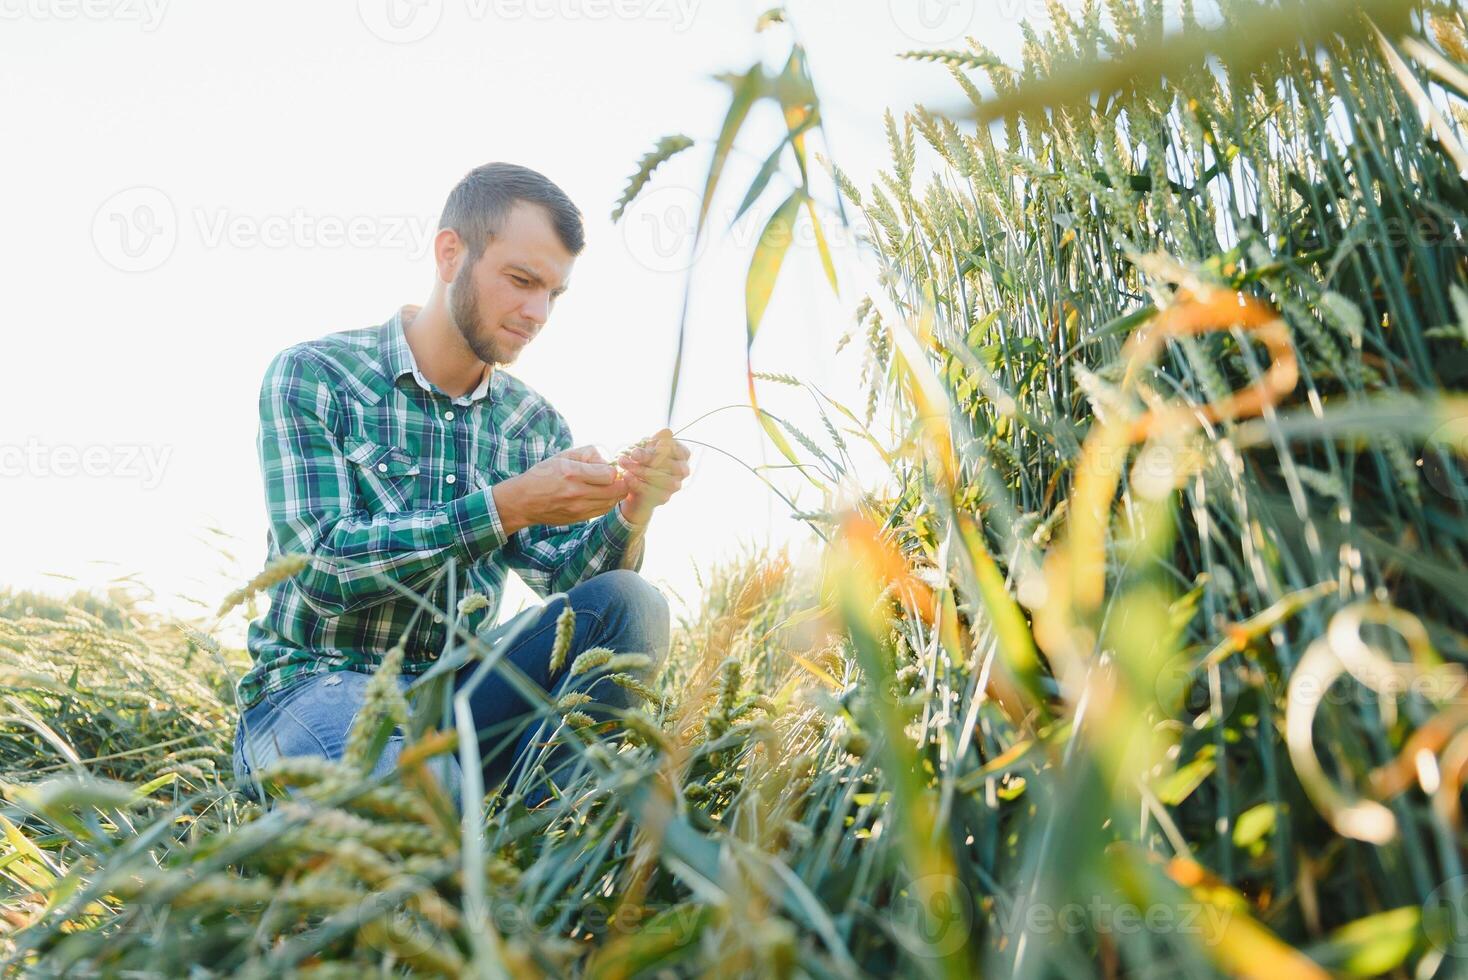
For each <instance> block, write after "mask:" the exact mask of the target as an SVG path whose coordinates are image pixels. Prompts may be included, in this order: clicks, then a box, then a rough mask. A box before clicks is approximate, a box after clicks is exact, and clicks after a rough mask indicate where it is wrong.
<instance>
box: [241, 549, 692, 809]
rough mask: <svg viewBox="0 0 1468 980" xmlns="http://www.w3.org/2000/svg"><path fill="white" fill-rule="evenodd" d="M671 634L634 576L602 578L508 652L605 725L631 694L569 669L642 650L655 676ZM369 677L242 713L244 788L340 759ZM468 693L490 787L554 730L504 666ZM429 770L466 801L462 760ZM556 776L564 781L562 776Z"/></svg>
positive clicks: (394, 745)
mask: <svg viewBox="0 0 1468 980" xmlns="http://www.w3.org/2000/svg"><path fill="white" fill-rule="evenodd" d="M568 602H569V603H570V605H571V608H572V609H573V610H575V612H576V629H575V632H574V633H573V634H572V638H571V647H570V651H569V653H568V654H567V656H566V662H565V664H564V665H563V666H562V667H561V668H560V670H559V671H557V673H556V677H555V678H554V679H552V677H551V671H550V657H551V651H552V649H553V648H554V646H555V636H556V620H557V619H558V618H559V617H560V615H561V612H562V610H564V609H565V606H566V603H568ZM668 628H669V623H668V603H667V600H666V599H664V598H663V595H662V593H661V592H659V591H658V590H657V589H656V588H654V587H653V586H651V585H649V584H648V583H647V581H646V580H645V579H643V578H642V577H641V576H640V575H638V574H637V573H636V572H630V571H612V572H603V573H602V574H600V575H597V576H595V577H593V578H589V579H587V580H586V581H584V582H582V583H581V584H580V585H577V586H575V587H574V588H572V589H571V590H570V591H569V592H567V593H566V594H565V596H563V597H562V596H558V597H556V598H555V599H553V600H551V601H550V602H548V603H546V604H545V605H544V606H543V607H541V610H540V612H539V614H538V615H537V616H536V618H535V620H534V621H533V622H532V623H531V624H530V625H529V626H528V627H527V628H526V629H525V631H524V632H523V633H522V634H521V635H520V636H519V637H518V638H517V639H516V640H515V641H514V645H513V646H512V647H510V649H509V650H508V651H506V653H505V654H504V656H505V659H507V660H509V661H511V662H512V663H514V665H515V666H516V667H518V668H519V669H520V670H521V671H523V672H524V673H525V674H526V675H527V676H528V677H529V678H530V680H531V681H533V682H534V683H535V684H537V685H539V687H540V689H541V690H543V691H545V692H547V693H548V694H549V696H550V697H551V699H552V700H554V699H557V698H559V697H560V696H561V695H562V694H565V693H568V692H569V691H571V690H573V689H574V690H582V691H584V692H585V693H586V694H588V695H590V696H591V698H592V699H593V700H592V702H589V703H587V704H585V705H582V706H581V707H580V708H579V709H578V710H580V711H583V712H585V713H586V714H588V715H590V716H592V717H593V718H597V719H601V718H605V717H609V716H610V715H611V714H612V712H610V711H608V710H607V709H609V708H613V709H625V708H630V707H632V706H633V705H634V704H635V695H632V694H630V693H629V692H628V691H626V690H625V689H624V688H622V687H620V686H619V685H617V684H614V683H612V682H611V680H610V679H609V678H608V677H607V676H606V675H605V674H583V675H582V676H580V677H575V678H573V677H571V676H570V667H571V663H572V662H573V661H574V660H575V659H576V656H577V654H579V653H582V652H584V651H586V650H589V649H591V648H592V647H606V648H608V649H610V650H613V651H616V652H617V653H646V654H648V655H649V656H650V657H651V658H652V660H653V667H652V668H650V669H649V670H647V671H646V672H640V673H644V676H645V678H646V679H651V677H652V676H653V675H654V673H655V671H656V670H657V668H658V666H659V665H660V664H661V663H662V661H663V659H664V658H665V657H666V656H667V651H668ZM479 664H480V661H479V660H477V659H475V660H470V661H469V662H468V663H466V664H465V665H464V666H463V667H460V668H459V669H458V672H457V673H456V675H455V678H454V687H455V690H456V691H462V690H465V689H466V687H467V682H468V681H469V679H470V676H471V675H472V674H473V673H474V671H475V668H477V667H478V666H479ZM370 680H371V675H369V674H364V673H360V672H358V671H351V670H337V671H331V672H330V673H325V674H315V675H313V676H311V677H308V678H306V679H305V680H303V681H301V682H300V683H298V684H294V685H292V686H291V687H289V688H286V689H285V690H283V691H275V692H272V693H269V694H266V695H265V696H264V698H263V699H262V700H260V701H258V702H256V703H255V704H254V705H252V706H250V707H249V708H246V709H245V711H244V713H243V714H242V715H241V717H240V721H239V723H238V724H237V725H236V726H235V741H234V770H235V775H236V777H237V778H238V779H239V780H240V782H241V784H242V785H248V784H249V783H250V782H251V773H252V772H258V771H259V770H260V769H262V768H263V767H265V766H268V765H270V763H271V762H273V761H274V760H276V759H277V758H281V757H289V756H302V755H306V756H311V755H314V756H322V757H325V758H327V759H332V760H336V759H340V758H341V756H342V753H343V751H344V750H345V749H346V742H347V733H348V732H349V731H350V730H351V727H352V722H353V721H354V720H355V719H356V717H357V713H358V711H359V710H361V707H362V699H363V694H364V693H365V691H366V689H367V684H368V682H369V681H370ZM411 680H412V678H410V677H406V676H400V677H399V678H398V683H399V684H401V685H402V687H403V688H404V689H405V690H406V689H407V687H408V685H409V684H410V683H411ZM468 689H469V691H470V693H469V697H468V700H469V707H470V710H471V713H472V715H473V717H474V727H475V729H476V730H477V731H478V733H479V757H480V760H481V763H482V766H483V776H484V788H485V790H486V791H491V790H493V789H494V787H496V786H497V785H498V784H499V783H500V781H501V780H504V779H506V778H508V777H510V776H511V774H512V771H513V769H514V767H515V765H516V763H517V762H522V761H523V760H526V759H528V758H529V757H530V755H531V753H530V752H529V750H530V749H531V748H533V747H534V742H533V740H534V738H535V736H536V733H537V731H539V732H541V737H542V738H544V737H545V736H546V735H548V734H549V733H550V726H546V727H542V726H541V725H540V723H539V721H540V719H538V718H537V717H536V714H535V708H534V705H532V704H531V703H530V702H529V701H527V700H526V699H525V698H524V697H523V696H522V695H521V694H520V692H519V691H518V690H517V689H516V688H515V686H514V685H513V684H512V683H511V682H510V680H509V679H508V678H507V677H505V676H504V674H503V673H501V672H500V671H498V670H490V671H488V672H487V673H486V674H485V675H484V676H483V677H481V678H480V680H479V682H478V683H477V684H476V685H474V686H473V687H472V688H468ZM551 724H552V725H553V724H554V720H553V721H552V722H551ZM403 741H404V736H403V733H402V732H401V731H395V732H394V733H393V735H392V736H391V737H390V738H389V739H388V741H387V745H386V747H385V748H384V749H383V752H382V755H381V756H380V757H379V758H378V759H377V762H376V765H375V766H374V768H373V769H372V772H371V775H373V776H378V775H382V774H385V773H388V772H391V771H392V770H393V769H394V768H396V766H397V760H398V755H399V753H400V752H401V751H402V748H403ZM564 748H565V747H564V746H558V747H557V748H556V749H555V750H553V751H552V752H551V753H550V754H549V755H548V757H547V759H545V760H542V761H543V764H544V765H545V767H546V769H547V771H548V772H550V773H551V775H552V777H553V778H555V777H556V776H557V775H558V774H557V773H556V772H554V770H555V769H556V768H557V767H560V768H561V769H564V768H565V766H564V765H563V764H564V763H567V762H569V761H574V757H571V756H568V755H567V753H566V752H565V751H564ZM430 766H431V767H432V768H433V770H434V772H435V774H436V775H437V776H438V778H439V780H440V782H441V783H442V784H443V785H444V788H445V789H446V790H447V791H448V792H449V794H450V795H451V796H452V797H453V799H454V802H455V804H456V805H460V790H459V785H460V769H459V762H458V759H457V758H456V757H455V756H454V755H452V754H445V755H439V756H437V757H435V758H434V759H432V760H431V761H430ZM559 776H560V779H558V780H557V783H558V785H559V784H560V782H561V780H563V779H564V778H565V773H564V772H561V773H559ZM546 795H547V790H546V788H545V787H544V785H543V784H537V786H536V787H535V789H533V790H532V791H531V792H530V793H529V794H527V796H526V803H527V805H531V806H533V805H535V804H536V803H538V802H539V801H540V800H542V799H544V798H545V797H546Z"/></svg>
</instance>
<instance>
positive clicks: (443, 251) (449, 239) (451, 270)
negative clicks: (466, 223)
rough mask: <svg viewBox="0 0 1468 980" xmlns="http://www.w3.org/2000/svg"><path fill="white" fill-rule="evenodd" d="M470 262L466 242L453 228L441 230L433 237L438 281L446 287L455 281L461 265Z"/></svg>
mask: <svg viewBox="0 0 1468 980" xmlns="http://www.w3.org/2000/svg"><path fill="white" fill-rule="evenodd" d="M468 260H469V251H468V249H466V248H464V240H463V239H462V238H460V237H459V233H458V232H456V231H454V229H452V228H440V229H439V230H438V234H436V235H434V236H433V263H434V265H435V266H436V267H437V269H438V280H439V282H441V283H443V284H444V285H448V284H449V283H451V282H453V281H454V277H456V276H457V275H458V274H459V264H460V263H461V262H467V261H468Z"/></svg>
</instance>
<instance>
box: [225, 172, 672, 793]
mask: <svg viewBox="0 0 1468 980" xmlns="http://www.w3.org/2000/svg"><path fill="white" fill-rule="evenodd" d="M584 241H585V239H584V232H583V228H582V222H581V213H580V211H579V210H578V209H577V208H576V207H575V205H574V204H572V203H571V201H570V199H569V198H567V196H566V195H565V194H564V193H563V192H562V191H561V189H560V188H558V187H557V186H556V185H555V184H553V183H551V182H550V181H549V180H547V179H546V178H545V177H543V176H541V175H540V174H538V173H536V172H535V171H533V170H528V169H526V168H524V167H519V166H514V165H511V164H506V163H491V164H487V165H485V166H482V167H479V168H477V169H475V170H473V171H471V172H470V173H469V174H468V175H467V176H465V177H464V179H463V180H462V181H460V183H459V185H458V186H457V187H455V188H454V190H453V192H452V193H451V194H450V195H449V198H448V201H447V203H446V204H445V206H444V211H443V216H442V218H441V219H440V221H439V229H438V232H437V234H436V236H435V237H434V249H433V252H434V261H435V265H436V269H437V278H436V280H435V282H434V284H433V290H432V292H431V293H430V295H429V297H428V299H427V302H426V303H425V304H424V305H423V306H422V307H421V308H419V307H416V306H405V307H403V308H401V309H400V310H399V311H398V312H396V313H395V314H394V315H393V316H392V318H391V319H389V320H388V321H387V322H386V323H383V324H380V325H377V326H371V327H363V328H360V329H353V330H345V331H341V332H337V333H332V334H328V335H326V336H324V337H321V338H319V339H317V340H312V341H307V342H304V343H300V344H296V345H295V346H292V347H289V348H287V349H286V350H284V351H281V352H280V353H279V354H277V355H276V357H275V358H274V360H273V361H272V362H271V364H270V367H269V369H268V370H267V372H266V375H265V379H264V382H263V384H262V386H261V390H260V432H259V452H260V466H261V471H262V475H263V477H264V483H265V498H266V504H267V509H268V511H269V519H270V528H269V537H268V545H269V556H270V557H271V558H272V559H273V558H275V557H276V556H278V555H280V554H309V555H311V556H312V560H311V561H310V563H309V564H308V566H307V567H306V568H305V569H304V570H303V571H301V572H300V573H299V574H298V575H296V576H294V577H293V578H290V579H287V580H286V581H284V582H281V583H279V584H277V585H275V586H274V587H272V589H271V590H270V606H269V609H268V611H267V612H266V613H265V614H263V615H262V616H260V617H258V618H257V619H256V620H255V621H254V622H252V623H251V624H250V626H249V631H248V635H247V646H248V648H249V650H250V654H251V656H252V658H253V660H254V666H253V667H252V668H251V670H250V671H249V672H248V673H247V674H246V675H245V676H244V677H243V678H242V679H241V680H240V683H239V688H238V694H239V701H240V704H241V705H242V706H243V711H242V714H241V717H240V719H239V723H238V725H237V729H236V733H235V751H234V765H235V771H236V775H237V776H239V777H240V778H241V779H242V780H244V781H245V782H246V783H248V782H249V781H250V776H251V774H252V773H254V772H258V771H259V770H260V769H261V768H262V767H264V766H267V765H269V764H270V763H271V762H272V761H273V760H274V759H276V758H279V757H282V756H297V755H318V756H325V757H326V758H329V759H338V758H340V757H341V755H342V753H343V751H344V749H345V747H346V739H347V734H348V732H349V730H350V729H351V726H352V722H353V720H354V719H355V717H356V715H357V712H358V711H359V709H360V708H361V706H362V699H363V694H364V692H365V690H366V688H367V684H368V681H369V679H370V678H371V676H372V673H373V671H374V670H375V669H376V667H377V665H378V664H380V663H381V662H382V660H383V657H384V655H385V654H386V653H387V652H388V650H390V649H391V648H392V647H393V646H394V645H396V644H399V643H401V644H402V646H403V647H404V650H405V653H404V660H403V669H402V673H401V675H400V677H399V683H400V685H401V686H402V687H404V688H405V689H406V687H407V686H408V685H409V684H410V683H411V681H412V680H413V679H414V678H415V677H416V676H418V675H420V674H422V673H423V672H424V671H425V670H427V669H428V668H429V667H431V666H432V665H433V663H434V658H435V657H436V656H437V654H438V652H439V651H441V650H442V649H443V646H444V641H445V639H446V635H447V630H448V624H447V623H446V622H444V618H443V617H442V616H435V615H432V614H425V612H424V611H423V610H422V608H421V607H420V606H419V605H418V604H416V603H415V602H414V601H413V600H412V599H411V598H409V597H408V596H406V595H404V594H402V593H401V592H400V591H398V589H395V588H394V584H396V585H397V586H400V587H402V588H405V589H408V590H412V591H413V592H417V593H420V594H422V593H425V591H427V590H429V589H430V588H431V589H432V590H431V591H427V594H426V596H425V598H427V600H428V601H429V602H430V603H432V604H433V606H434V607H435V608H440V609H441V608H443V606H444V604H445V603H446V602H447V601H448V586H447V582H446V581H444V577H443V576H439V573H440V572H441V571H442V570H443V565H444V564H445V563H446V562H447V561H448V560H449V559H450V558H453V559H456V560H457V568H458V581H457V586H458V594H459V595H464V594H466V593H468V592H477V593H481V594H483V595H484V596H485V597H486V598H487V599H488V600H489V603H488V606H487V608H483V609H482V610H481V611H480V614H478V615H476V617H475V618H474V620H473V622H477V623H478V626H475V627H473V628H480V627H482V626H483V625H485V624H486V623H488V624H492V623H493V622H494V620H495V617H496V613H497V610H498V607H499V604H500V598H501V595H502V591H503V588H504V584H505V578H506V576H507V574H508V573H509V571H510V570H512V569H513V570H514V571H515V572H517V573H518V574H519V575H520V576H521V578H523V579H524V580H525V582H526V583H528V584H529V586H530V587H531V588H532V589H534V590H535V591H536V592H537V593H538V594H539V595H540V596H541V597H542V598H546V597H549V596H551V595H552V594H555V593H564V594H565V595H564V597H563V598H560V597H558V598H556V599H555V600H553V601H550V602H547V603H546V604H545V605H543V606H542V607H541V608H540V609H539V610H537V611H536V612H535V613H533V614H532V615H533V616H534V619H533V621H532V622H531V623H530V624H529V626H528V628H527V629H524V630H522V631H520V633H519V634H518V635H517V638H516V639H515V640H514V643H513V646H512V647H511V648H510V649H509V650H508V652H507V653H506V654H505V656H506V658H507V659H508V660H510V661H511V662H513V663H514V665H515V666H516V667H518V668H519V669H520V670H521V671H523V672H524V673H525V674H526V675H528V676H529V677H530V678H531V679H532V680H533V681H535V682H536V683H537V684H539V685H540V686H541V687H542V688H543V689H544V690H545V691H546V692H548V693H549V694H550V695H551V696H552V697H553V698H554V697H558V696H559V695H560V694H561V693H562V692H563V690H564V685H565V684H566V683H567V681H568V678H569V671H568V670H566V669H565V667H564V666H563V667H561V668H560V669H559V670H558V671H555V672H553V671H552V670H551V666H552V665H551V663H550V660H551V653H552V650H553V648H554V646H555V641H556V624H557V621H558V618H559V617H560V614H561V612H562V610H563V609H564V607H565V605H566V604H567V603H569V605H570V606H571V608H572V609H573V610H574V611H575V614H576V615H575V631H574V634H573V635H572V637H571V642H570V648H569V651H568V653H567V656H566V661H565V663H566V664H567V665H569V664H570V663H571V662H572V661H573V660H574V659H575V657H576V655H577V654H578V653H580V652H582V651H585V650H587V649H590V648H592V647H606V648H608V649H610V650H613V651H615V652H618V653H645V654H648V655H649V656H650V657H651V658H652V662H653V664H654V665H656V664H658V663H660V662H661V661H662V659H663V658H664V656H665V655H666V652H667V648H668V628H669V624H668V606H667V603H666V601H665V600H664V599H663V597H662V595H661V594H660V593H659V592H658V591H657V590H656V589H655V588H653V587H652V586H651V585H649V584H648V583H647V582H646V581H645V580H644V579H643V578H642V577H641V576H640V575H638V574H637V571H636V570H637V569H638V568H639V567H640V566H641V563H642V546H643V534H644V531H645V529H646V527H647V524H648V522H649V520H650V519H651V518H652V514H653V511H654V510H655V509H656V508H657V507H658V506H660V505H661V504H663V503H665V502H666V501H667V500H668V499H669V497H671V496H672V495H673V494H674V493H675V492H677V490H678V489H679V488H680V487H681V486H682V483H683V480H684V479H685V478H686V477H687V476H688V474H689V453H688V450H687V448H686V447H685V446H683V445H682V444H681V443H679V442H677V441H676V440H674V439H673V438H672V434H671V433H670V432H669V431H668V430H666V429H664V430H662V431H660V432H658V433H656V434H655V435H654V436H651V437H649V438H648V439H645V440H643V441H642V443H640V444H639V446H638V448H636V449H634V450H632V451H630V452H628V453H624V454H623V456H622V457H621V458H619V459H618V460H616V464H617V465H615V466H614V465H612V462H611V461H608V460H605V459H603V458H602V457H601V455H600V454H599V453H598V452H597V451H596V450H595V449H592V448H590V447H580V448H573V446H572V442H571V435H570V431H569V429H568V427H567V425H566V422H565V420H564V419H563V418H562V417H561V415H560V413H558V412H557V411H556V410H555V409H554V408H553V407H552V406H551V405H550V404H549V403H548V402H547V401H546V400H545V399H544V398H542V397H541V396H540V395H538V394H537V393H536V392H534V391H532V390H531V389H530V388H529V387H528V386H527V385H525V384H524V383H523V382H521V381H519V380H517V379H516V378H514V377H512V376H510V375H508V374H506V373H505V372H504V371H502V370H500V366H501V365H505V364H510V363H512V362H513V361H514V360H515V358H516V357H517V356H518V355H519V353H520V351H521V350H523V349H524V347H525V345H526V344H528V343H530V342H531V341H532V340H534V339H535V337H536V335H537V334H538V333H539V332H540V330H541V329H542V328H543V327H544V326H545V324H546V321H547V320H548V319H549V317H550V312H551V309H552V307H553V306H554V304H555V301H556V298H557V297H559V296H560V295H561V293H563V292H565V290H566V288H567V285H568V280H569V278H570V274H571V267H572V264H573V263H574V261H575V257H576V256H577V255H578V254H580V252H581V250H582V248H583V246H584ZM435 576H439V578H438V583H439V584H437V585H433V583H434V582H435ZM476 666H478V661H476V660H471V661H470V662H469V663H468V664H467V665H466V666H465V667H462V668H460V669H459V672H458V674H457V677H456V681H455V683H456V686H457V687H460V688H462V687H463V685H464V684H465V682H466V681H467V680H468V678H469V676H470V674H472V673H473V671H474V668H475V667H476ZM654 669H655V666H654ZM469 690H470V694H469V695H468V697H469V700H470V705H471V707H472V709H473V715H474V722H475V727H476V728H477V729H478V731H479V733H480V757H481V759H482V761H483V768H484V773H483V775H484V786H485V789H486V790H490V791H492V790H493V789H494V788H495V787H496V786H497V785H498V784H499V783H500V782H501V781H502V780H504V779H505V778H506V777H507V776H509V775H510V774H511V772H512V769H513V768H514V766H515V764H516V762H517V760H520V759H522V758H524V757H526V755H527V751H528V749H529V747H530V740H531V736H532V735H533V734H534V732H535V730H536V728H537V725H536V724H535V721H536V719H535V716H534V714H533V712H534V709H533V707H532V705H531V704H530V703H529V702H528V701H526V700H525V699H524V698H523V697H521V695H520V693H519V691H518V690H517V689H516V688H515V687H514V686H513V684H512V683H511V681H510V680H509V679H508V678H507V677H506V676H505V674H504V672H502V671H498V670H496V671H494V672H492V673H490V674H489V675H488V676H487V677H483V678H481V679H480V682H479V683H476V684H474V685H472V686H471V687H470V688H469ZM586 693H588V694H590V695H591V696H592V698H593V701H594V703H593V704H588V705H586V706H585V708H584V709H583V710H588V709H591V708H593V707H595V706H600V705H606V706H610V707H612V708H618V707H628V706H629V705H630V697H629V694H628V692H626V691H625V690H624V689H622V688H621V687H618V686H617V685H614V684H612V683H610V681H609V680H607V679H606V678H603V679H601V680H598V681H596V682H595V683H594V684H592V685H591V687H590V688H588V689H586ZM402 742H403V736H402V734H401V732H397V733H395V734H394V735H393V737H392V738H391V739H390V740H389V742H388V744H387V747H386V749H385V750H384V752H383V754H382V756H381V757H380V758H379V759H378V761H377V764H376V769H375V770H374V772H376V773H381V772H385V771H388V770H391V769H392V768H393V767H394V766H395V765H396V761H397V756H398V753H399V752H400V751H401V748H402ZM437 764H438V766H439V772H440V775H441V776H443V777H445V779H446V780H447V781H449V782H450V784H451V785H450V786H449V787H447V788H448V789H449V790H450V792H451V793H452V794H453V796H454V798H455V799H456V800H457V799H458V796H459V788H458V783H457V780H458V772H459V771H458V763H457V762H456V761H455V760H454V759H453V758H452V757H451V756H444V757H441V759H440V760H438V763H437ZM532 796H533V797H534V798H536V799H543V798H544V789H543V788H542V789H540V790H538V791H536V792H535V793H534V794H532ZM527 799H530V798H527Z"/></svg>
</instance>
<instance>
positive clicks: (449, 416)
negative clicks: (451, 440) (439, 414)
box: [443, 411, 454, 422]
mask: <svg viewBox="0 0 1468 980" xmlns="http://www.w3.org/2000/svg"><path fill="white" fill-rule="evenodd" d="M443 417H444V418H446V419H448V420H449V421H450V422H452V421H453V420H454V413H453V411H447V412H444V413H443Z"/></svg>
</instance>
